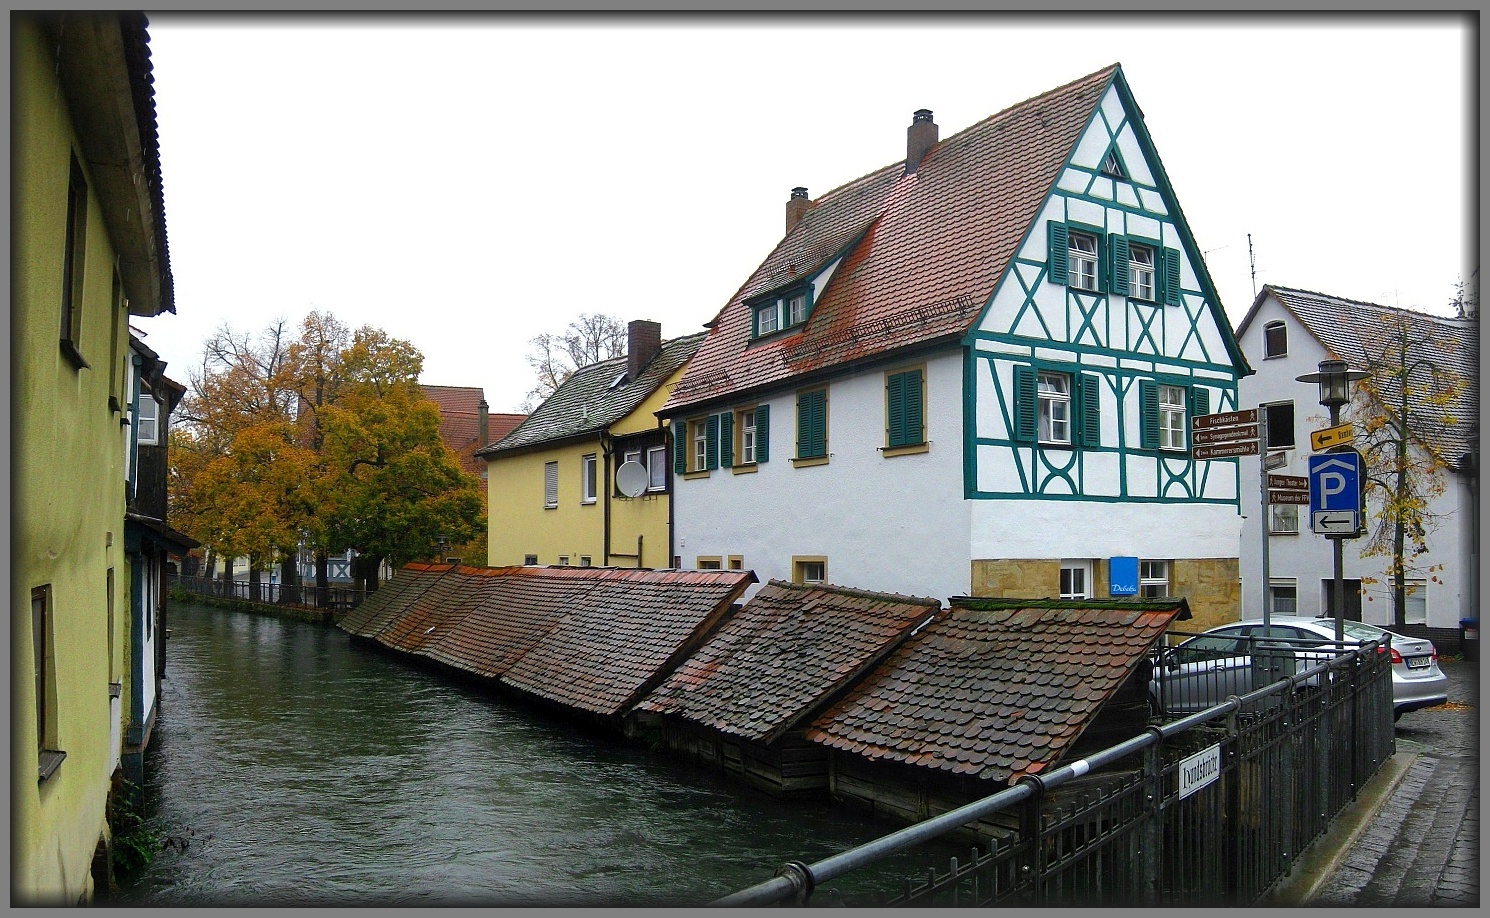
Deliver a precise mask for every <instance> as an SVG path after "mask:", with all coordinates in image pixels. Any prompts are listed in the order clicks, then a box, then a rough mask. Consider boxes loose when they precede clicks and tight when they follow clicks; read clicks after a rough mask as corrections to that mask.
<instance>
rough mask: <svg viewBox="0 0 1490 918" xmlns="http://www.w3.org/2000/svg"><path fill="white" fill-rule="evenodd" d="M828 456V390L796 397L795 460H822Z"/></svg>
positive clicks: (805, 393) (819, 390) (813, 391)
mask: <svg viewBox="0 0 1490 918" xmlns="http://www.w3.org/2000/svg"><path fill="white" fill-rule="evenodd" d="M827 455H828V390H826V389H813V390H812V391H810V392H801V393H798V395H797V458H798V459H822V458H826V457H827Z"/></svg>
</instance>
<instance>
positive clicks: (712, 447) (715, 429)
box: [704, 414, 719, 471]
mask: <svg viewBox="0 0 1490 918" xmlns="http://www.w3.org/2000/svg"><path fill="white" fill-rule="evenodd" d="M704 468H707V469H709V470H710V471H713V470H714V469H717V468H719V415H717V414H711V415H709V416H708V417H706V418H704Z"/></svg>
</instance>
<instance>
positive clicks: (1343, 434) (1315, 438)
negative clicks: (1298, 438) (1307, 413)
mask: <svg viewBox="0 0 1490 918" xmlns="http://www.w3.org/2000/svg"><path fill="white" fill-rule="evenodd" d="M1352 439H1354V437H1353V436H1352V431H1351V427H1350V424H1349V423H1345V424H1341V425H1339V426H1337V427H1326V428H1324V429H1322V430H1316V431H1313V432H1311V433H1310V434H1309V446H1310V448H1311V449H1313V450H1314V451H1315V452H1316V453H1322V452H1324V451H1325V450H1327V449H1329V448H1330V447H1332V446H1344V445H1345V444H1347V443H1349V442H1351V440H1352Z"/></svg>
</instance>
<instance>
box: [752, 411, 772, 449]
mask: <svg viewBox="0 0 1490 918" xmlns="http://www.w3.org/2000/svg"><path fill="white" fill-rule="evenodd" d="M770 445H771V406H770V405H756V406H755V461H756V462H765V461H766V460H767V459H768V458H770V452H771V451H770Z"/></svg>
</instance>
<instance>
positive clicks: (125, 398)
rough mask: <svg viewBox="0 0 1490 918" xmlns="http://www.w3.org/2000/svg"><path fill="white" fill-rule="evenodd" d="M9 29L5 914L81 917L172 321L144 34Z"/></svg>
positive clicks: (139, 30)
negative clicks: (9, 909)
mask: <svg viewBox="0 0 1490 918" xmlns="http://www.w3.org/2000/svg"><path fill="white" fill-rule="evenodd" d="M10 25H11V33H10V36H11V45H10V53H11V151H12V157H13V159H12V161H11V227H12V233H13V235H12V237H11V351H10V353H11V386H12V388H11V434H12V438H13V440H12V449H11V456H12V461H13V462H14V463H15V465H14V468H13V469H12V476H11V496H12V503H11V539H12V542H11V572H10V577H11V579H10V590H11V629H10V648H11V661H10V662H11V665H10V674H11V681H10V696H11V715H12V716H11V742H10V756H11V760H10V780H11V790H10V806H11V810H10V819H11V835H10V842H11V874H10V879H11V903H12V904H13V905H16V904H22V905H24V904H33V903H35V904H42V903H56V904H76V903H80V902H87V901H90V900H91V899H92V897H93V892H94V889H95V871H96V870H99V871H101V870H104V869H106V867H107V856H106V852H107V850H108V849H107V840H108V838H109V829H108V825H107V821H106V815H105V814H106V810H107V803H108V799H109V790H110V784H111V780H112V778H113V776H114V775H115V773H116V772H117V771H118V769H119V759H120V742H121V726H122V724H121V718H122V717H124V716H125V714H124V712H123V711H122V710H121V704H120V702H121V699H120V698H119V694H120V690H121V687H122V684H123V683H124V682H125V676H126V674H127V673H128V667H129V666H130V663H131V660H130V658H129V655H128V654H126V638H127V625H128V616H129V612H130V595H131V583H130V564H131V560H130V558H129V557H128V555H127V553H126V545H125V513H126V491H125V488H126V479H127V477H128V475H129V469H127V468H126V461H127V457H128V455H129V450H130V449H131V448H132V446H133V442H134V441H133V436H132V434H133V427H134V426H135V424H134V418H133V408H134V406H133V404H132V398H133V391H132V386H133V383H132V381H131V379H130V377H129V376H128V375H127V374H126V369H127V367H128V365H129V361H130V347H129V325H128V322H129V319H128V317H129V316H130V315H137V316H153V315H157V314H158V313H160V312H164V311H171V312H174V311H175V306H174V303H173V297H172V287H171V273H170V266H169V259H168V255H167V250H166V234H165V217H164V213H163V203H162V202H163V198H162V196H161V182H160V160H159V150H158V145H157V139H156V124H155V106H154V93H153V90H152V89H151V68H150V57H149V50H148V36H147V32H146V20H145V17H144V15H142V14H140V13H66V14H62V13H57V14H30V13H12V14H11V20H10ZM96 855H97V857H96ZM97 875H98V876H102V875H103V874H102V873H99V874H97Z"/></svg>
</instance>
